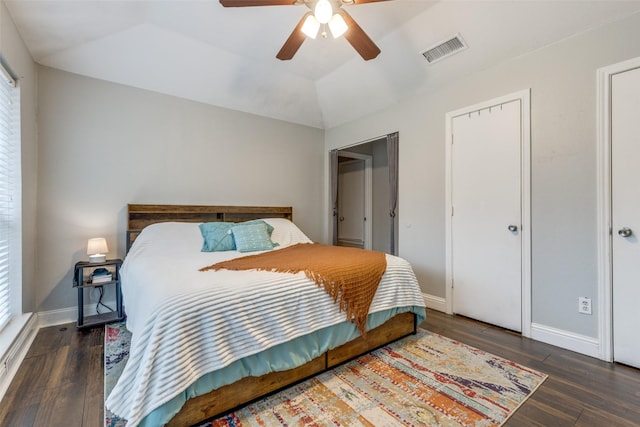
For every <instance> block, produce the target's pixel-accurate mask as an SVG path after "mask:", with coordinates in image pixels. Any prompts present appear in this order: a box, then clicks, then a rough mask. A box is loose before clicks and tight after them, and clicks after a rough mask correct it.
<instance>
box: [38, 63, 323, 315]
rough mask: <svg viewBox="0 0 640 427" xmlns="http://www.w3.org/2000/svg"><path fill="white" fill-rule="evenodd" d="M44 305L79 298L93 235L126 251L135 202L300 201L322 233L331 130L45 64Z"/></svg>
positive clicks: (301, 214)
mask: <svg viewBox="0 0 640 427" xmlns="http://www.w3.org/2000/svg"><path fill="white" fill-rule="evenodd" d="M38 75H39V79H38V82H39V96H38V101H39V105H38V124H39V144H38V155H39V159H40V162H39V174H38V186H39V192H38V210H37V214H38V215H37V222H38V223H37V227H38V239H37V244H38V250H39V255H38V263H37V270H36V277H37V281H38V289H37V290H38V292H37V301H36V302H37V310H38V311H47V310H54V309H60V308H66V307H73V306H74V305H75V297H76V296H75V293H74V291H73V289H72V287H71V276H72V270H73V265H74V263H75V262H77V261H79V260H83V259H86V254H85V251H86V244H87V239H88V238H90V237H96V236H104V237H106V238H107V242H108V245H109V249H110V253H109V256H110V257H116V256H119V257H123V256H124V244H125V243H124V242H125V227H126V206H127V204H128V203H173V204H214V205H281V206H282V205H285V206H289V205H292V206H293V208H294V220H295V222H296V223H298V224H299V226H300V227H301V228H302V229H303V230H304V231H305V232H306V233H307V234H308V235H309V237H311V238H312V239H315V240H318V239H321V237H322V220H323V216H322V206H323V205H322V203H323V200H322V188H323V187H322V185H323V181H322V180H323V170H322V165H323V152H324V148H323V132H322V131H321V130H319V129H315V128H310V127H305V126H301V125H295V124H291V123H286V122H281V121H276V120H272V119H267V118H262V117H258V116H254V115H250V114H246V113H240V112H236V111H231V110H227V109H223V108H217V107H212V106H209V105H205V104H200V103H196V102H193V101H187V100H184V99H179V98H174V97H171V96H167V95H161V94H157V93H152V92H148V91H144V90H140V89H135V88H131V87H127V86H122V85H118V84H114V83H109V82H105V81H101V80H95V79H92V78H87V77H82V76H79V75H75V74H70V73H67V72H63V71H58V70H54V69H51V68H45V67H40V68H39V73H38Z"/></svg>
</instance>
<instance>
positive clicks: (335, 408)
mask: <svg viewBox="0 0 640 427" xmlns="http://www.w3.org/2000/svg"><path fill="white" fill-rule="evenodd" d="M128 339H129V336H128V333H127V332H126V330H125V329H124V327H122V326H121V325H119V324H114V325H107V329H106V333H105V340H106V344H105V393H108V391H110V390H111V388H112V387H113V384H114V383H115V381H116V380H117V377H118V376H119V374H120V372H121V371H122V367H121V365H124V364H125V363H126V355H125V353H127V350H128ZM546 378H547V376H546V375H544V374H542V373H540V372H537V371H534V370H532V369H528V368H526V367H524V366H522V365H519V364H517V363H514V362H511V361H508V360H505V359H502V358H500V357H496V356H494V355H491V354H489V353H486V352H484V351H481V350H478V349H476V348H473V347H470V346H467V345H465V344H462V343H460V342H457V341H454V340H451V339H448V338H446V337H443V336H441V335H438V334H434V333H432V332H429V331H425V330H419V331H418V333H417V334H416V335H414V336H410V337H407V338H404V339H402V340H400V341H397V342H395V343H393V344H390V345H388V346H386V347H384V348H381V349H378V350H376V351H373V352H371V353H369V354H367V355H364V356H361V357H359V358H357V359H355V360H353V361H351V362H348V363H346V364H344V365H341V366H339V367H337V368H335V369H332V370H331V371H328V372H326V373H323V374H321V375H318V376H316V377H314V378H311V379H309V380H307V381H304V382H302V383H300V384H298V385H295V386H292V387H290V388H288V389H286V390H283V391H281V392H279V393H276V394H274V395H271V396H269V397H266V398H264V399H262V400H259V401H257V402H255V403H252V404H250V405H248V406H246V407H244V408H242V409H240V410H238V411H236V412H233V413H231V414H228V415H226V416H223V417H221V418H218V419H216V420H214V421H211V422H207V423H205V424H203V425H202V426H201V427H216V426H235V427H239V426H396V425H428V426H483V427H484V426H499V425H502V424H504V422H505V421H507V419H508V418H509V417H510V416H511V415H512V414H513V413H514V412H515V410H516V409H518V407H520V405H522V404H523V403H524V401H525V400H526V399H527V398H528V397H529V396H530V395H531V394H532V393H533V392H534V391H535V390H536V389H537V388H538V386H540V384H542V382H543V381H544V380H545V379H546ZM105 396H106V395H105ZM105 425H106V426H108V427H121V426H124V425H126V421H124V420H122V419H119V418H118V417H115V416H113V414H110V413H109V412H108V411H107V410H105Z"/></svg>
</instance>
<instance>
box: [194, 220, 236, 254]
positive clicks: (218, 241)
mask: <svg viewBox="0 0 640 427" xmlns="http://www.w3.org/2000/svg"><path fill="white" fill-rule="evenodd" d="M232 227H233V223H231V222H205V223H203V224H200V233H202V238H203V242H202V249H201V251H202V252H222V251H233V250H235V249H236V245H235V241H234V240H233V232H232V231H231V228H232Z"/></svg>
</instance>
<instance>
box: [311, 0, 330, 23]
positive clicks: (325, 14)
mask: <svg viewBox="0 0 640 427" xmlns="http://www.w3.org/2000/svg"><path fill="white" fill-rule="evenodd" d="M313 13H314V14H315V16H316V19H317V20H318V22H319V23H321V24H326V23H328V22H329V21H330V20H331V17H332V16H333V9H332V8H331V3H329V0H318V2H317V3H316V7H315V9H314V11H313Z"/></svg>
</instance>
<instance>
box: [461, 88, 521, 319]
mask: <svg viewBox="0 0 640 427" xmlns="http://www.w3.org/2000/svg"><path fill="white" fill-rule="evenodd" d="M521 126H522V124H521V101H520V100H514V101H511V102H508V103H505V104H502V105H498V106H496V107H492V108H491V109H483V110H480V111H476V112H473V113H470V114H464V115H460V116H457V117H455V118H453V122H452V133H453V146H452V148H451V149H452V151H451V153H452V166H451V168H452V169H451V182H452V184H451V189H452V193H451V200H452V205H453V216H452V223H451V224H452V229H451V233H452V235H451V242H452V259H453V271H452V278H453V311H454V312H455V313H458V314H462V315H465V316H468V317H471V318H474V319H478V320H481V321H484V322H487V323H491V324H494V325H498V326H502V327H505V328H508V329H511V330H515V331H521V330H522V320H521V319H522V307H521V306H522V298H521V297H522V252H521V251H522V246H521V230H520V227H521V224H522V219H521V210H522V208H521V157H520V156H521V146H522V141H521V138H522V131H521Z"/></svg>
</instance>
